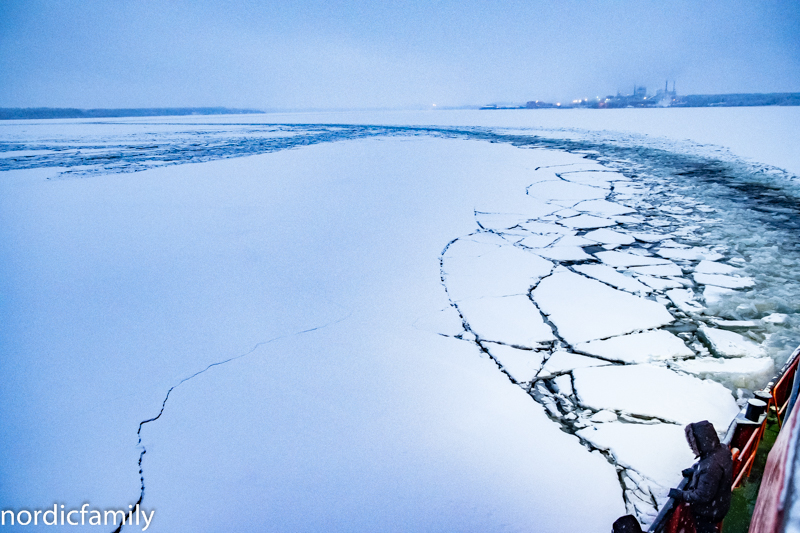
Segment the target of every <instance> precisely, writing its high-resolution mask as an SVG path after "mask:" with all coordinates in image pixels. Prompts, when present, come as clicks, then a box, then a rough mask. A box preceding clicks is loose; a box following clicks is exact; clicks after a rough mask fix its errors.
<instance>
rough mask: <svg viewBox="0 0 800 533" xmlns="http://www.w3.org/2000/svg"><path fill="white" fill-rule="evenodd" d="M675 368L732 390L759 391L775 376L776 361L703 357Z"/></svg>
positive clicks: (765, 358)
mask: <svg viewBox="0 0 800 533" xmlns="http://www.w3.org/2000/svg"><path fill="white" fill-rule="evenodd" d="M673 367H674V368H677V369H678V370H682V371H683V372H687V373H689V374H693V375H695V376H697V377H699V378H702V379H713V380H714V381H718V382H720V383H722V384H723V385H725V386H727V387H728V388H732V389H736V388H741V389H750V390H753V389H757V388H758V387H760V386H761V385H763V384H764V383H765V382H767V381H769V379H770V378H771V377H772V376H773V375H774V374H775V361H773V360H772V358H770V357H743V358H739V359H720V358H716V357H701V358H697V359H692V360H691V361H680V362H676V363H674V365H673Z"/></svg>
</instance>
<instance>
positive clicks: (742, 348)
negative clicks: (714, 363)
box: [698, 326, 764, 357]
mask: <svg viewBox="0 0 800 533" xmlns="http://www.w3.org/2000/svg"><path fill="white" fill-rule="evenodd" d="M698 333H699V334H700V336H701V337H702V338H703V339H705V341H706V342H707V343H708V344H709V346H710V347H711V351H713V352H715V353H717V354H719V355H721V356H723V357H761V356H763V355H764V351H763V349H762V348H761V347H760V346H759V345H757V344H756V343H754V342H753V341H751V340H750V339H748V338H746V337H744V336H742V335H739V334H738V333H736V332H734V331H727V330H724V329H716V328H709V327H707V326H700V329H699V331H698Z"/></svg>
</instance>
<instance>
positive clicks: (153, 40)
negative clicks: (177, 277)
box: [0, 0, 800, 109]
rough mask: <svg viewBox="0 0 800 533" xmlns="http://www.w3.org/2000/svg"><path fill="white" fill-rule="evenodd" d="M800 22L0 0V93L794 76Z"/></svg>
mask: <svg viewBox="0 0 800 533" xmlns="http://www.w3.org/2000/svg"><path fill="white" fill-rule="evenodd" d="M798 28H800V1H798V0H748V1H738V0H703V1H700V0H698V1H680V0H679V1H649V0H617V1H612V0H606V1H577V0H571V1H555V0H550V1H539V0H528V1H513V0H512V1H495V2H491V1H480V0H438V1H437V0H429V1H421V0H395V1H386V0H381V1H378V0H360V1H345V0H296V1H293V0H282V1H272V0H237V1H221V0H217V1H211V0H175V1H166V0H149V1H145V0H120V1H113V0H78V1H55V0H53V1H39V0H0V107H35V106H48V107H82V108H91V107H162V106H229V107H255V108H260V109H297V108H370V107H421V106H430V105H431V104H434V103H436V104H438V105H439V106H454V105H455V106H457V105H466V104H484V103H489V102H523V103H524V102H525V101H527V100H533V99H544V100H562V99H564V100H571V99H573V98H581V97H592V96H598V95H606V94H612V93H616V92H617V91H618V90H619V91H621V92H622V93H623V94H627V93H630V92H631V90H632V88H633V84H634V83H637V84H641V85H645V86H647V88H648V90H649V92H650V93H654V92H655V90H656V89H657V88H660V87H663V84H664V81H665V80H666V79H669V80H670V84H671V82H672V81H673V80H674V81H676V82H677V89H678V92H679V93H680V94H703V93H732V92H800V37H798Z"/></svg>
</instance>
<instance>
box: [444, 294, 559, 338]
mask: <svg viewBox="0 0 800 533" xmlns="http://www.w3.org/2000/svg"><path fill="white" fill-rule="evenodd" d="M457 305H458V310H459V312H460V313H461V315H462V316H463V317H464V320H465V321H466V322H467V324H468V325H469V328H470V330H471V331H472V332H473V333H474V334H475V335H476V336H477V337H478V338H479V339H481V340H487V341H493V342H502V343H505V344H512V345H516V346H523V347H526V348H538V347H540V345H541V344H542V343H547V342H551V341H554V340H555V337H553V331H552V330H551V329H550V326H548V325H547V324H545V322H544V320H543V319H542V315H541V313H539V310H538V309H536V306H535V305H533V302H531V301H530V299H529V298H528V296H527V295H522V296H505V297H486V298H479V299H471V300H462V301H460V302H458V304H457Z"/></svg>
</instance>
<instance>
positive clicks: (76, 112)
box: [0, 107, 263, 120]
mask: <svg viewBox="0 0 800 533" xmlns="http://www.w3.org/2000/svg"><path fill="white" fill-rule="evenodd" d="M243 113H263V111H261V110H258V109H229V108H227V107H153V108H133V109H72V108H60V107H28V108H0V120H13V119H37V118H112V117H164V116H182V115H235V114H243Z"/></svg>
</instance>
